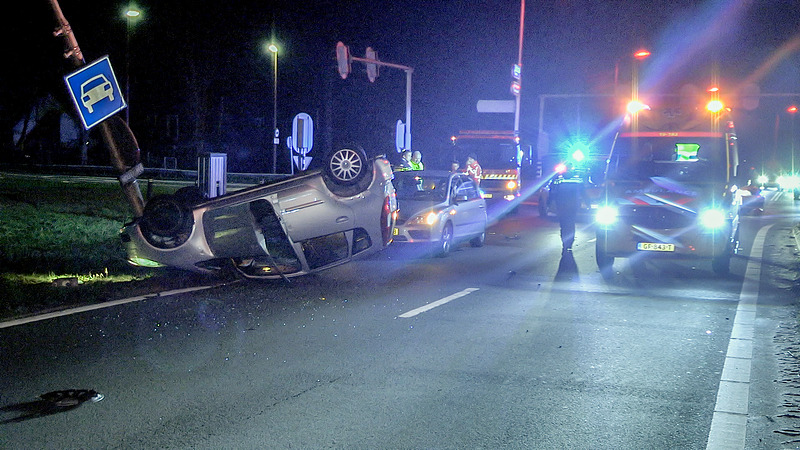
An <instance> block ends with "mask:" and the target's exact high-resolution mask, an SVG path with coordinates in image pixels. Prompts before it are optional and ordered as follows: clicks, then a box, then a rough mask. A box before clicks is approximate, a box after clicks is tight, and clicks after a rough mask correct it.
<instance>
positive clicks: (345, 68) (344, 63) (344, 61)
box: [336, 41, 350, 80]
mask: <svg viewBox="0 0 800 450" xmlns="http://www.w3.org/2000/svg"><path fill="white" fill-rule="evenodd" d="M336 65H337V66H338V68H339V75H341V76H342V79H343V80H344V79H346V78H347V75H350V49H349V48H347V46H346V45H344V42H341V41H339V42H337V43H336Z"/></svg>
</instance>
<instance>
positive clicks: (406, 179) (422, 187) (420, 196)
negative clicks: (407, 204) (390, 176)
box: [392, 173, 450, 203]
mask: <svg viewBox="0 0 800 450" xmlns="http://www.w3.org/2000/svg"><path fill="white" fill-rule="evenodd" d="M449 181H450V177H449V176H441V175H430V176H429V175H420V174H413V173H395V179H394V180H393V181H392V184H394V188H395V190H396V192H397V198H398V199H399V200H417V201H433V202H436V203H439V202H443V201H445V199H446V198H447V187H448V183H449Z"/></svg>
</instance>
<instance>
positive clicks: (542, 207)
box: [539, 195, 547, 217]
mask: <svg viewBox="0 0 800 450" xmlns="http://www.w3.org/2000/svg"><path fill="white" fill-rule="evenodd" d="M539 217H547V201H546V200H545V199H543V198H542V196H541V195H540V196H539Z"/></svg>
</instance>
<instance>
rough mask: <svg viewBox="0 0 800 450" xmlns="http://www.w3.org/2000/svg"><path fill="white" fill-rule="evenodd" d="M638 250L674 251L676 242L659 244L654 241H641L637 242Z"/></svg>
mask: <svg viewBox="0 0 800 450" xmlns="http://www.w3.org/2000/svg"><path fill="white" fill-rule="evenodd" d="M636 249H637V250H643V251H646V252H674V251H675V244H657V243H653V242H639V243H638V244H636Z"/></svg>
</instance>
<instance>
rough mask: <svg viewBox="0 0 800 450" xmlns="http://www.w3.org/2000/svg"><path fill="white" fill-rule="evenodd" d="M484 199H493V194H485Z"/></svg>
mask: <svg viewBox="0 0 800 450" xmlns="http://www.w3.org/2000/svg"><path fill="white" fill-rule="evenodd" d="M483 198H492V194H487V193H485V192H484V193H483Z"/></svg>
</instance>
